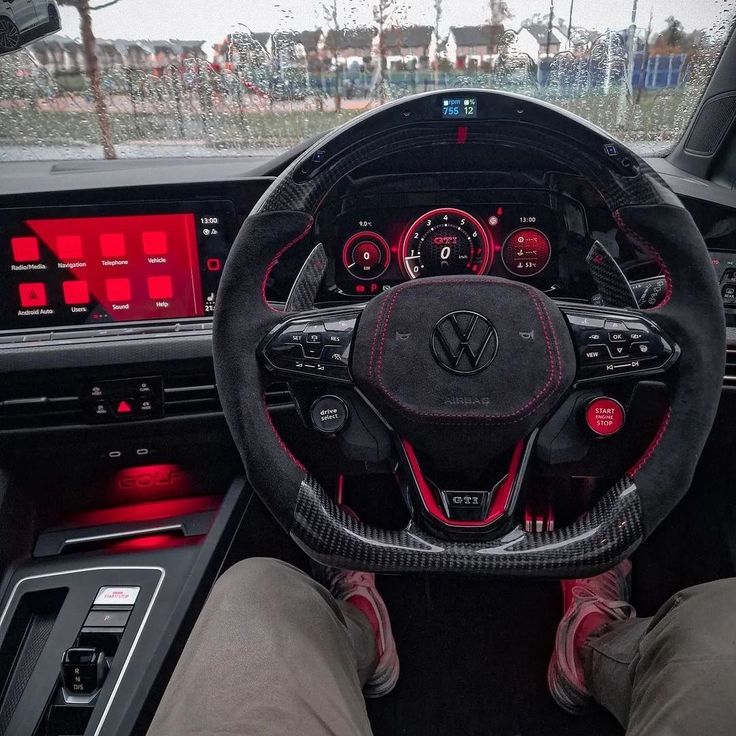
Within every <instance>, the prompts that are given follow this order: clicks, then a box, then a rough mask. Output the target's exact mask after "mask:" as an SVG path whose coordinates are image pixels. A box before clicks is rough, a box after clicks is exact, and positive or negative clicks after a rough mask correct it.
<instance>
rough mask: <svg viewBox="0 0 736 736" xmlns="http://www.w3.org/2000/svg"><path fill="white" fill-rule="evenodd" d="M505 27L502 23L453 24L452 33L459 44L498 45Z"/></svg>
mask: <svg viewBox="0 0 736 736" xmlns="http://www.w3.org/2000/svg"><path fill="white" fill-rule="evenodd" d="M503 31H504V28H503V26H502V25H482V26H452V27H451V28H450V34H451V35H452V36H453V37H454V38H455V43H456V44H457V45H458V46H497V45H498V42H499V41H500V40H501V36H502V34H503Z"/></svg>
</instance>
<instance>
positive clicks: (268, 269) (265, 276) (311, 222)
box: [261, 215, 314, 314]
mask: <svg viewBox="0 0 736 736" xmlns="http://www.w3.org/2000/svg"><path fill="white" fill-rule="evenodd" d="M312 225H314V218H313V217H312V216H311V215H310V217H309V223H308V224H307V226H306V227H305V228H304V230H302V232H301V233H300V234H299V235H297V236H296V237H295V238H294V240H291V241H290V242H288V243H287V244H286V245H285V246H284V247H283V248H281V249H280V250H279V251H278V253H276V255H275V256H274V257H273V258H272V259H271V262H270V263H269V264H268V266H266V272H265V273H264V274H263V281H262V282H261V298H262V299H263V303H264V304H265V305H266V308H267V309H270V310H271V311H272V312H279V314H280V313H281V312H280V310H278V309H274V308H273V307H272V306H271V305H270V304H269V303H268V299H266V284H267V283H268V277H269V276H270V275H271V271H273V269H274V268H275V267H276V264H277V263H278V262H279V259H280V258H282V257H283V255H284V253H286V251H287V250H289V248H291V247H292V246H294V245H296V244H297V243H298V242H299V241H300V240H302V239H303V238H304V236H305V235H307V233H309V231H310V230H311V229H312Z"/></svg>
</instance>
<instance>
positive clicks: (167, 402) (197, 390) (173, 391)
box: [164, 373, 222, 416]
mask: <svg viewBox="0 0 736 736" xmlns="http://www.w3.org/2000/svg"><path fill="white" fill-rule="evenodd" d="M219 411H222V406H221V404H220V397H219V396H218V395H217V387H216V386H215V380H214V376H213V375H212V374H211V373H202V374H194V375H192V374H189V375H184V376H167V377H165V378H164V416H181V415H182V414H206V413H209V412H219Z"/></svg>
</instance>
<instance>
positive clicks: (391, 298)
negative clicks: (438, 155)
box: [214, 89, 725, 577]
mask: <svg viewBox="0 0 736 736" xmlns="http://www.w3.org/2000/svg"><path fill="white" fill-rule="evenodd" d="M468 93H469V91H468V90H467V89H465V90H461V91H459V92H458V94H461V95H467V94H468ZM447 94H448V93H447V92H445V93H442V94H440V93H429V94H423V95H417V96H415V97H411V98H406V99H403V100H401V101H399V102H397V103H393V104H390V105H387V106H384V107H382V108H380V109H378V110H375V111H372V112H370V113H367V114H364V115H361V116H359V117H358V118H356V119H355V120H354V121H352V122H350V123H349V124H347V125H345V126H342V127H341V128H338V129H337V130H336V131H334V132H333V133H332V134H330V135H329V136H328V137H327V138H325V139H323V140H321V141H320V142H319V143H317V144H315V146H314V147H313V148H312V149H310V150H309V151H307V152H306V153H305V154H304V155H303V156H302V157H300V158H299V159H298V160H296V161H295V162H294V163H293V164H291V165H290V166H289V167H288V168H287V169H286V170H285V171H284V172H283V173H282V175H281V176H279V178H278V179H277V180H276V181H274V182H273V184H272V185H271V186H270V187H269V189H268V190H267V191H266V193H265V194H264V196H263V197H262V199H261V200H260V202H259V203H258V205H257V206H256V208H255V209H254V211H253V213H252V214H251V215H250V216H249V217H248V218H247V220H246V221H245V223H244V224H243V227H242V229H241V231H240V233H239V235H238V237H237V239H236V241H235V244H234V246H233V248H232V251H231V254H230V256H229V258H228V260H227V263H226V266H225V269H224V272H223V277H222V282H221V286H220V291H219V294H218V297H217V308H216V310H215V322H214V356H215V369H216V375H217V384H218V387H219V391H220V396H221V399H222V404H223V408H224V412H225V416H226V418H227V421H228V424H229V427H230V430H231V432H232V435H233V438H234V440H235V443H236V445H237V447H238V450H239V452H240V454H241V456H242V459H243V462H244V465H245V468H246V472H247V475H248V478H249V481H250V483H251V484H252V485H253V487H254V488H255V490H256V491H257V493H258V494H259V495H260V497H261V498H262V499H263V501H264V502H265V504H266V506H267V507H268V508H269V509H270V511H271V512H272V513H273V515H274V516H275V517H276V519H277V520H278V521H279V522H280V524H281V525H282V526H283V528H284V529H285V530H286V531H287V532H288V533H289V534H290V535H291V536H292V538H293V539H294V540H295V541H296V542H297V543H298V544H299V545H300V546H301V547H302V548H303V549H304V550H305V551H306V552H307V553H308V554H309V555H310V556H311V557H312V558H313V559H315V560H317V561H319V562H322V563H325V564H332V565H339V566H341V567H348V568H354V569H363V570H373V571H425V572H426V571H438V572H441V571H454V572H469V573H482V574H492V575H514V576H520V575H527V576H536V577H543V576H547V577H567V576H579V575H590V574H594V573H596V572H600V571H602V570H604V569H607V568H610V567H612V566H613V565H614V564H616V563H617V562H618V561H619V560H621V559H622V558H623V557H625V556H627V555H629V554H630V553H631V552H632V551H633V550H634V549H635V548H636V547H637V546H638V545H639V544H640V543H641V542H642V541H643V540H644V539H645V538H646V537H647V536H648V535H649V534H651V533H652V531H653V530H654V529H655V528H656V527H657V525H658V524H659V523H660V522H661V521H662V520H663V519H664V518H665V517H666V516H667V514H668V513H669V512H670V511H671V510H672V509H673V508H674V506H675V505H676V504H677V503H678V501H679V500H680V499H681V497H682V496H683V495H684V494H685V492H686V491H687V489H688V487H689V484H690V481H691V479H692V476H693V473H694V470H695V466H696V463H697V461H698V458H699V456H700V453H701V451H702V448H703V446H704V443H705V441H706V438H707V436H708V433H709V430H710V428H711V425H712V422H713V419H714V416H715V412H716V408H717V405H718V401H719V398H720V391H721V383H722V377H723V369H724V361H725V325H724V313H723V306H722V303H721V299H720V294H719V291H718V285H717V282H716V279H715V275H714V271H713V268H712V265H711V262H710V259H709V256H708V252H707V249H706V246H705V243H704V241H703V238H702V237H701V235H700V233H699V232H698V230H697V228H696V226H695V224H694V222H693V220H692V218H691V217H690V215H689V214H688V212H687V211H686V210H685V209H684V207H683V206H682V204H681V203H680V201H679V200H678V199H677V197H676V196H675V195H674V194H673V193H672V192H671V191H670V190H669V189H668V187H667V186H666V185H665V183H664V182H663V181H662V180H661V179H660V178H659V177H658V176H657V175H656V174H655V173H654V172H653V171H652V170H651V168H650V167H649V166H648V165H647V164H646V163H645V162H644V161H643V160H641V159H640V158H638V157H637V156H636V155H635V154H634V153H633V152H631V151H630V150H628V149H627V148H626V147H624V146H623V145H621V144H620V143H619V142H617V141H615V140H613V139H611V138H610V137H608V136H607V135H606V134H605V133H604V132H603V131H601V130H599V129H598V128H595V127H593V126H591V125H590V124H588V123H587V122H586V121H584V120H582V119H580V118H578V117H576V116H573V115H571V114H568V113H566V112H564V111H561V110H559V109H557V108H554V107H552V106H551V105H547V104H544V103H541V102H537V101H533V100H530V99H527V98H524V97H521V96H518V95H513V94H507V93H500V92H492V91H487V90H473V91H472V95H473V96H474V97H476V98H477V109H478V116H477V119H474V120H472V121H461V122H458V121H454V122H448V121H444V120H442V119H441V117H440V114H439V110H440V105H441V98H442V97H444V96H446V95H447ZM459 127H462V128H464V131H463V132H462V134H459ZM461 138H462V140H461ZM466 140H467V141H471V140H472V142H473V143H475V144H477V145H483V146H496V145H503V146H517V147H523V148H525V149H527V150H531V151H539V152H540V153H543V154H544V155H546V156H550V157H552V158H553V159H556V160H557V161H559V162H560V163H561V164H564V166H566V167H568V168H570V169H572V170H573V171H575V172H576V173H577V174H579V175H580V176H582V177H584V178H585V179H586V180H587V181H588V182H589V183H590V184H591V185H592V186H594V187H595V189H596V190H597V191H598V192H599V193H600V195H601V197H602V198H603V200H604V201H605V202H606V204H607V205H608V207H609V208H610V210H611V212H612V214H613V216H614V218H615V220H616V222H617V224H618V228H619V230H620V231H622V232H623V233H624V234H625V236H626V237H627V238H628V239H629V241H630V242H631V243H632V244H633V245H634V246H635V247H637V248H639V249H641V250H643V251H645V252H646V253H647V254H648V256H649V257H651V258H653V259H654V260H655V261H656V262H657V263H658V264H659V267H660V270H661V273H662V275H663V276H664V279H665V284H666V288H665V295H664V298H663V299H662V301H661V302H660V304H659V305H658V306H657V307H656V308H653V309H647V310H638V309H623V308H617V309H612V308H600V307H595V306H588V305H586V304H582V303H572V302H561V301H554V300H553V299H551V298H549V297H548V296H547V295H545V294H544V293H542V292H541V291H539V290H537V289H535V288H533V287H532V286H530V285H528V284H525V283H519V282H515V281H509V280H505V279H501V278H494V277H490V276H445V277H432V278H423V279H417V280H414V281H409V282H407V283H404V284H401V285H399V286H397V287H395V288H393V289H391V290H390V291H388V292H384V293H381V294H380V295H378V296H376V297H375V298H373V299H371V300H370V301H369V302H368V303H366V304H361V305H357V306H350V307H337V308H331V309H326V310H316V309H311V310H308V311H301V312H298V311H292V310H286V311H280V310H277V309H275V308H274V307H273V306H272V305H270V304H269V303H268V301H267V300H266V283H267V280H268V278H269V275H270V273H271V271H272V270H273V268H274V267H275V266H276V264H277V263H278V262H279V259H281V258H282V257H283V255H284V254H285V253H286V252H287V251H288V250H289V249H290V248H292V247H293V246H295V245H296V244H298V243H300V242H302V241H304V240H305V238H307V236H308V235H309V234H310V232H311V229H312V226H313V222H314V215H315V212H316V211H317V210H318V208H319V205H320V203H321V202H322V201H323V200H324V198H325V196H326V195H327V194H328V193H329V192H330V190H331V189H332V188H333V187H334V186H335V185H336V184H337V183H338V182H339V181H341V180H342V179H343V177H345V176H346V175H347V174H349V172H351V171H353V170H354V169H356V168H357V167H359V166H363V165H365V164H366V163H368V162H370V161H373V160H375V159H377V158H379V157H387V156H394V155H396V154H398V153H401V152H407V151H420V150H421V149H422V148H424V147H428V146H431V147H437V146H444V147H447V151H448V155H451V153H452V150H453V149H452V146H456V145H459V144H462V143H464V142H465V141H466ZM315 253H317V256H318V257H316V258H312V259H310V260H309V261H308V262H307V264H306V266H305V269H304V270H303V273H302V274H301V278H300V284H302V285H303V286H304V287H305V288H307V290H308V289H309V288H313V287H314V283H315V281H316V280H319V278H320V277H321V273H322V270H321V269H323V268H324V262H323V261H324V251H323V250H321V249H319V250H316V251H315ZM609 327H610V328H613V329H617V330H620V331H622V332H628V333H630V334H631V335H634V339H635V340H639V341H641V342H642V343H644V344H646V345H647V346H648V347H647V349H646V352H643V353H641V354H639V355H638V356H634V355H627V354H625V355H624V356H623V357H614V358H612V359H611V360H609V361H607V362H603V363H600V362H595V361H594V362H592V363H591V362H588V361H586V355H585V350H586V348H587V345H588V342H587V340H588V338H589V336H590V331H591V329H593V330H596V329H597V330H600V329H603V328H609ZM314 335H319V338H316V337H314ZM312 340H314V342H315V344H317V345H319V346H320V347H319V350H317V351H316V352H314V353H312V354H311V357H310V353H309V351H308V350H307V349H306V347H304V345H305V342H307V343H308V342H309V341H312ZM325 340H329V343H328V345H329V348H330V349H329V350H327V351H324V350H323V347H322V346H323V345H324V341H325ZM295 348H296V349H295ZM320 351H322V352H320ZM274 377H280V378H282V379H283V378H292V379H294V378H298V379H299V380H302V381H308V382H311V383H312V384H314V385H318V386H321V387H322V388H323V389H324V390H325V391H326V392H327V393H329V392H330V388H331V387H333V388H334V387H338V386H339V387H342V388H343V389H347V390H350V391H351V392H352V394H353V396H354V400H355V401H356V402H360V404H361V406H362V407H363V411H364V412H365V411H368V412H370V414H371V415H372V416H373V417H377V418H380V421H381V423H382V426H384V427H386V428H388V429H387V431H389V432H390V434H391V437H392V440H393V447H394V457H395V459H396V467H397V473H398V474H400V475H401V477H402V478H403V479H404V481H405V488H406V489H407V491H406V499H405V500H406V502H407V507H408V509H409V514H410V517H411V518H410V521H409V522H408V524H407V525H406V526H404V527H403V528H400V529H389V528H380V527H377V526H373V525H370V524H366V523H364V522H362V521H360V520H359V519H357V518H355V517H354V516H353V515H351V514H349V513H346V512H345V510H344V509H343V508H342V507H341V506H340V505H338V504H337V503H335V501H334V500H333V498H332V497H331V495H330V494H328V493H327V492H326V491H325V489H324V488H323V487H322V486H321V485H320V483H319V481H318V480H317V479H316V478H314V477H312V475H310V474H309V472H308V471H307V469H306V468H305V467H304V466H303V465H302V464H301V463H300V462H299V460H297V459H296V457H295V456H294V455H292V454H291V452H290V450H289V448H288V447H287V446H286V445H285V443H284V442H283V441H282V439H281V437H280V436H279V435H278V433H277V432H276V430H275V428H274V426H273V424H272V422H271V419H270V417H269V413H268V410H267V408H266V404H265V398H264V392H265V388H266V386H267V384H268V382H269V381H272V380H274ZM652 378H654V379H655V380H662V381H666V385H667V402H668V406H667V408H666V410H665V411H664V412H663V413H662V416H661V420H660V418H659V417H658V418H657V421H658V422H659V427H658V429H657V430H656V432H654V433H653V436H652V437H651V442H650V444H649V446H648V447H647V449H646V450H645V452H644V453H643V454H642V456H641V457H640V458H639V459H638V460H637V461H636V462H634V463H633V464H632V465H631V466H630V467H629V468H628V469H627V470H623V469H622V470H621V471H620V472H621V475H620V477H619V480H618V481H617V482H615V483H614V484H613V485H612V486H611V487H610V489H609V490H608V491H606V492H605V493H604V494H603V495H602V496H601V497H600V498H599V500H598V501H597V503H595V505H594V506H593V507H592V508H591V509H590V510H589V511H588V512H587V513H584V514H583V515H582V516H580V517H579V518H577V520H575V521H574V522H572V523H570V524H569V525H568V526H564V527H562V528H559V529H556V530H554V531H540V532H535V531H533V530H532V531H530V530H528V529H525V528H524V527H523V526H521V525H519V524H518V523H515V521H514V519H515V518H516V516H515V515H516V514H517V505H518V501H519V495H520V488H521V483H522V481H523V476H524V471H525V468H526V465H527V463H528V461H529V459H530V457H531V456H532V453H533V452H534V444H535V441H536V438H537V437H538V436H539V434H538V433H539V432H540V431H542V432H543V431H544V430H545V427H549V425H550V423H551V422H554V421H557V419H556V418H559V416H560V411H563V409H564V407H565V406H566V402H568V403H569V401H570V400H571V397H574V396H575V395H576V392H579V390H580V389H581V387H587V388H592V389H597V388H599V387H605V386H606V385H610V383H611V382H616V381H619V382H620V381H622V380H624V379H625V380H629V381H632V380H633V381H636V380H639V379H642V380H644V379H646V380H652ZM565 411H567V412H568V414H569V413H570V409H569V407H568V408H567V409H565ZM655 424H656V422H655ZM422 458H431V459H432V462H433V464H434V465H435V466H437V467H441V468H442V470H443V471H444V477H451V475H452V473H453V472H468V471H472V472H475V473H476V474H477V475H478V477H486V476H483V470H482V469H483V468H484V467H486V468H487V467H488V465H489V463H495V464H496V467H498V466H499V464H501V465H502V466H503V468H502V470H501V471H499V475H500V477H498V478H495V479H494V480H495V481H497V482H490V481H489V484H488V486H487V487H483V488H481V489H480V490H478V491H477V493H471V494H466V495H468V497H469V498H470V499H471V501H470V503H471V504H472V505H473V506H474V507H475V508H474V509H473V512H472V513H464V514H463V513H455V510H454V509H453V498H454V496H453V492H452V490H451V489H447V488H443V487H440V486H439V485H437V484H435V483H432V482H430V481H429V480H428V478H427V476H426V475H425V473H424V472H423V460H422ZM614 461H615V459H613V458H612V459H611V462H612V463H613V462H614ZM504 471H505V472H504ZM618 473H619V470H618V469H616V470H615V475H618ZM465 501H467V499H465ZM460 503H461V504H462V503H463V499H461V500H460Z"/></svg>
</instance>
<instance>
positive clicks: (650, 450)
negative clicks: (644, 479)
mask: <svg viewBox="0 0 736 736" xmlns="http://www.w3.org/2000/svg"><path fill="white" fill-rule="evenodd" d="M671 416H672V408H671V407H668V408H667V413H666V414H665V415H664V417H663V418H662V423H661V424H660V425H659V429H658V430H657V434H656V435H655V436H654V439H653V440H652V441H651V442H650V443H649V447H647V449H646V450H645V451H644V454H643V455H642V456H641V457H640V458H639V460H638V461H637V462H636V463H635V464H634V465H633V466H632V467H631V468H630V469H629V470H628V473H627V474H628V475H629V477H631V478H634V476H635V475H636V474H637V473H638V472H639V471H641V470H642V469H643V467H644V466H645V465H646V464H647V463H648V462H649V461H650V460H651V458H652V455H654V451H655V450H656V449H657V447H658V446H659V443H660V442H661V441H662V438H663V437H664V435H665V432H666V431H667V427H668V425H669V423H670V417H671Z"/></svg>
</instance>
